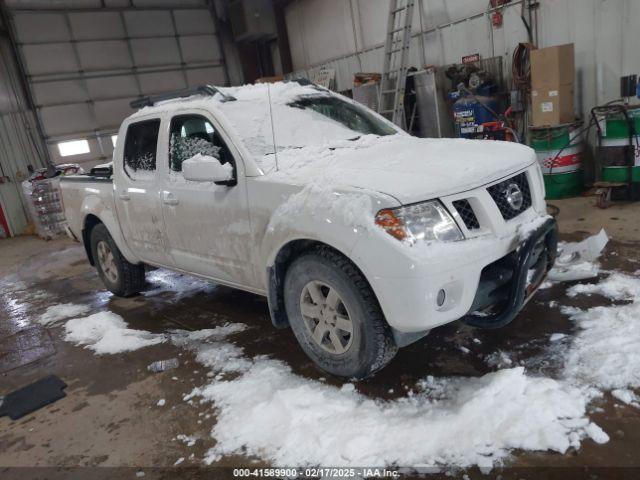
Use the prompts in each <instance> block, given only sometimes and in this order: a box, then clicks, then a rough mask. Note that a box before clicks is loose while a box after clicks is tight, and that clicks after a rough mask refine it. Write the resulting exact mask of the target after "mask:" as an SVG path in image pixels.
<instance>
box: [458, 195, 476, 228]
mask: <svg viewBox="0 0 640 480" xmlns="http://www.w3.org/2000/svg"><path fill="white" fill-rule="evenodd" d="M453 206H454V207H455V209H456V210H457V211H458V213H459V214H460V217H461V218H462V221H463V222H464V224H465V225H466V226H467V228H468V229H469V230H475V229H477V228H480V223H479V222H478V218H477V217H476V214H475V213H474V212H473V208H471V204H470V203H469V200H466V199H463V200H456V201H455V202H453Z"/></svg>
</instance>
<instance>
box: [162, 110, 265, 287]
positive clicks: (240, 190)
mask: <svg viewBox="0 0 640 480" xmlns="http://www.w3.org/2000/svg"><path fill="white" fill-rule="evenodd" d="M166 122H167V125H165V126H164V127H163V131H164V132H165V134H167V135H168V142H167V143H168V146H167V152H166V153H167V155H168V159H167V160H168V161H167V165H166V168H167V170H168V173H167V174H166V175H164V176H163V187H162V192H161V196H162V211H163V214H164V222H165V225H166V232H167V241H168V246H169V252H170V255H171V257H172V259H173V261H174V265H175V267H176V268H178V269H181V270H185V271H188V272H193V273H197V274H200V275H204V276H207V277H211V278H214V279H217V280H221V281H224V282H226V283H229V284H234V285H238V286H244V287H247V286H254V285H255V276H254V271H253V268H252V266H251V262H250V242H251V240H250V239H251V236H250V223H249V212H248V206H247V191H246V188H247V187H246V181H245V176H244V166H243V163H242V160H241V158H240V155H239V152H238V151H237V150H236V149H235V148H234V146H233V144H232V143H231V142H230V141H229V140H228V137H227V136H226V135H225V134H224V132H223V130H222V128H221V126H220V124H219V123H218V122H216V120H215V119H214V118H213V117H212V116H211V114H210V113H209V112H207V111H204V110H190V111H186V112H181V113H180V114H179V115H174V116H172V117H171V116H169V117H168V118H167V119H166ZM163 143H164V142H163ZM198 154H200V155H206V156H212V157H214V158H217V159H218V160H220V162H221V163H223V164H225V163H231V164H232V165H233V167H234V174H235V179H236V181H237V183H236V184H235V185H216V184H214V183H213V182H194V181H187V180H185V178H184V177H183V175H182V162H184V161H185V160H187V159H189V158H191V157H193V156H195V155H198Z"/></svg>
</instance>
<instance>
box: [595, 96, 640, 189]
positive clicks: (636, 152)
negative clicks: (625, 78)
mask: <svg viewBox="0 0 640 480" xmlns="http://www.w3.org/2000/svg"><path fill="white" fill-rule="evenodd" d="M627 114H628V116H629V119H630V120H631V122H632V123H633V125H634V128H635V133H636V136H635V137H633V138H632V139H631V141H632V144H633V164H630V162H629V158H628V155H627V151H628V148H629V124H628V123H627V119H626V118H625V116H624V115H623V114H622V113H620V112H618V113H615V114H610V115H606V116H602V117H600V118H598V125H599V126H600V147H599V148H598V158H599V159H600V162H601V164H602V180H603V181H605V182H614V183H627V182H629V181H631V182H640V147H638V145H640V136H639V134H640V107H632V108H629V109H628V110H627ZM629 177H631V178H629Z"/></svg>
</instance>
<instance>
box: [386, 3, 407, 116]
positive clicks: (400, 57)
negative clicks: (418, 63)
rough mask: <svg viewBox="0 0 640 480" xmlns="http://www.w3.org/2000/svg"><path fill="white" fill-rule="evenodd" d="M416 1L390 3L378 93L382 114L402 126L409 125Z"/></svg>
mask: <svg viewBox="0 0 640 480" xmlns="http://www.w3.org/2000/svg"><path fill="white" fill-rule="evenodd" d="M414 4H415V0H391V1H390V2H389V19H388V21H387V37H386V39H385V43H384V67H383V70H382V79H381V81H380V92H379V95H378V113H379V114H381V115H383V116H384V117H386V118H388V119H389V120H391V121H392V122H393V123H395V124H396V125H398V126H399V127H400V128H406V120H405V113H404V88H405V83H406V81H407V68H408V67H407V63H408V62H409V47H410V45H411V25H412V22H413V7H414Z"/></svg>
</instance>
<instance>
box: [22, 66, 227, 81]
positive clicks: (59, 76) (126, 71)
mask: <svg viewBox="0 0 640 480" xmlns="http://www.w3.org/2000/svg"><path fill="white" fill-rule="evenodd" d="M219 67H224V65H223V64H222V63H220V62H207V63H190V64H188V65H187V64H176V63H172V64H167V65H154V66H151V67H144V68H140V67H138V68H136V67H133V68H123V69H115V68H110V69H105V70H101V69H95V70H72V71H69V72H55V73H42V74H37V75H27V78H28V79H30V81H31V83H33V84H37V83H51V82H63V81H69V80H83V79H93V78H109V77H123V76H127V75H131V76H134V75H144V74H145V73H163V72H175V71H178V70H200V69H202V68H219Z"/></svg>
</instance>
